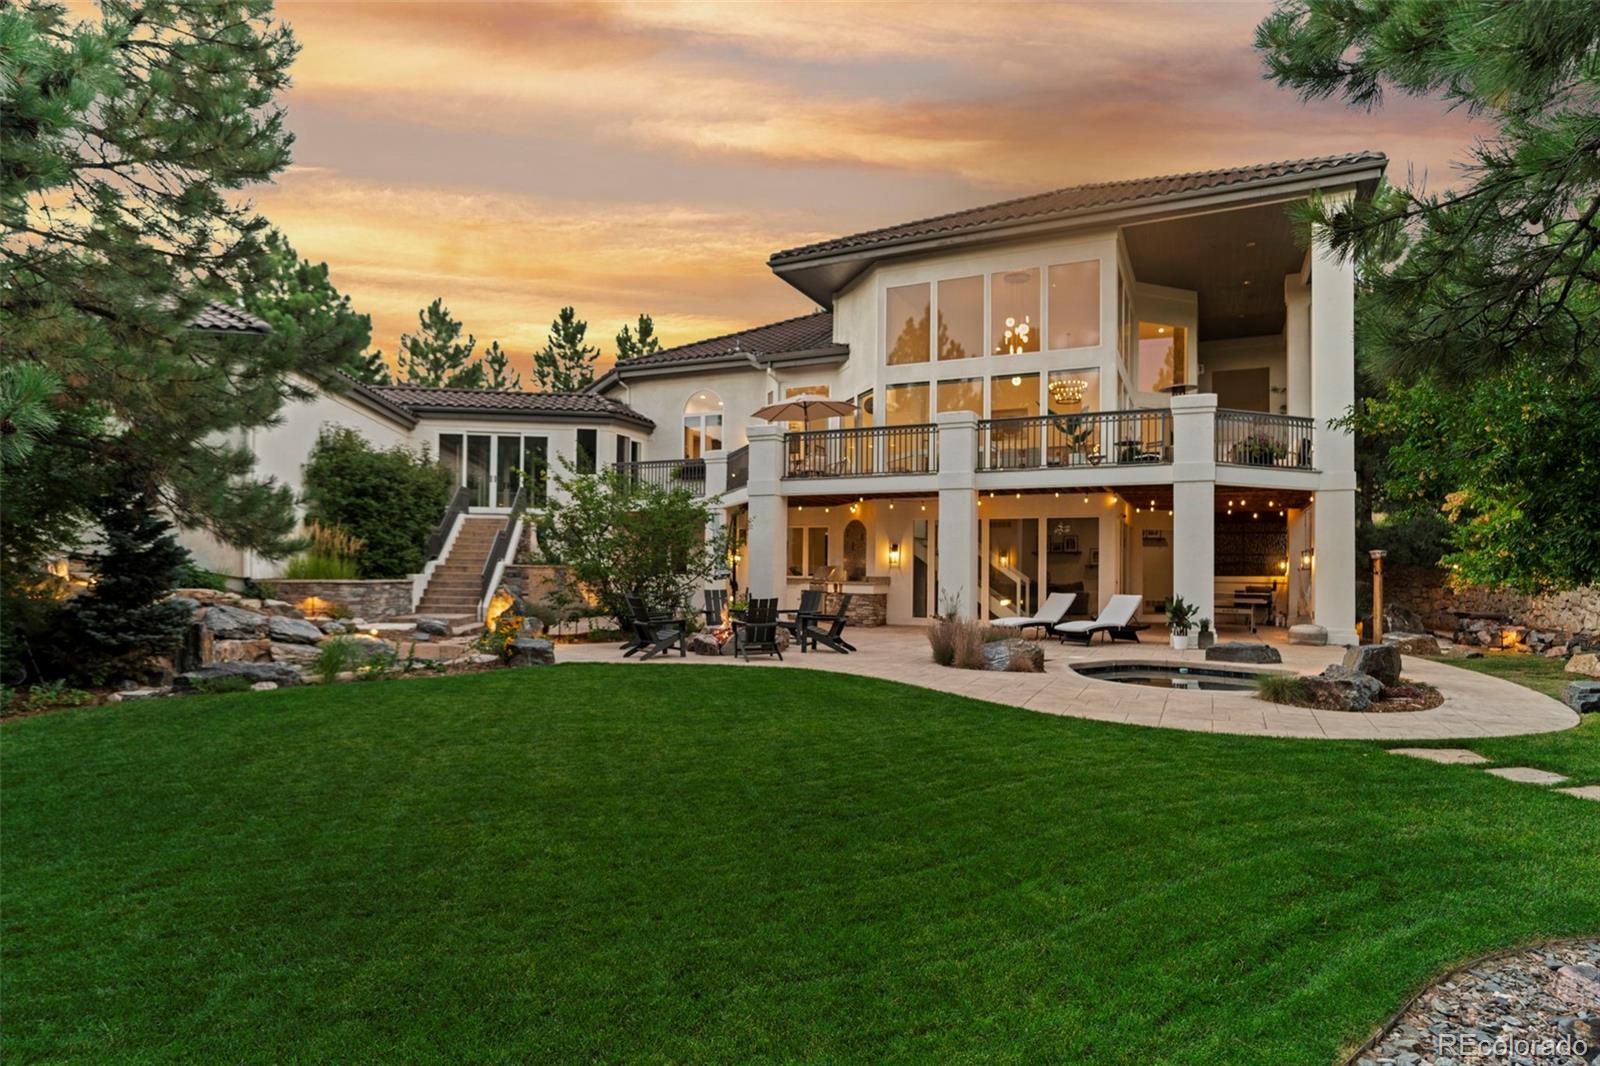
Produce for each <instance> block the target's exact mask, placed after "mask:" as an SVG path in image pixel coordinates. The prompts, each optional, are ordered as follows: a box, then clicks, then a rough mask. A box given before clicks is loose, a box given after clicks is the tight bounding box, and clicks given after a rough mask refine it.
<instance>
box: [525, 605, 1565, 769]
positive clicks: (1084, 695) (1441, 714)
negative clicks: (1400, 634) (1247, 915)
mask: <svg viewBox="0 0 1600 1066" xmlns="http://www.w3.org/2000/svg"><path fill="white" fill-rule="evenodd" d="M1152 633H1154V634H1156V635H1164V634H1161V633H1160V631H1152ZM1218 636H1219V639H1220V640H1246V639H1254V640H1261V641H1264V642H1269V643H1273V644H1274V645H1276V646H1277V647H1278V649H1279V651H1280V653H1281V654H1282V656H1283V665H1282V666H1281V667H1275V668H1274V669H1283V670H1292V671H1295V672H1297V673H1316V672H1318V671H1320V670H1321V669H1322V668H1323V667H1324V666H1326V665H1328V664H1329V663H1334V662H1338V661H1339V660H1340V659H1341V658H1342V657H1343V655H1344V649H1343V648H1316V647H1305V646H1301V645H1289V644H1285V643H1280V641H1281V640H1282V637H1281V635H1278V634H1271V633H1267V632H1264V633H1263V634H1261V635H1258V636H1256V637H1251V636H1250V635H1249V634H1247V633H1245V632H1244V631H1242V630H1241V631H1239V632H1237V633H1230V632H1226V631H1224V632H1222V633H1219V635H1218ZM848 637H849V639H850V640H851V641H852V642H854V643H855V645H856V646H857V647H858V648H859V649H860V650H859V651H857V652H856V653H855V654H853V655H838V654H835V653H834V652H831V651H811V652H807V653H806V654H804V655H802V654H800V653H799V652H798V651H797V650H796V651H790V652H786V653H785V655H784V659H783V661H782V662H781V663H780V662H779V661H778V660H776V659H758V660H756V661H754V662H751V663H748V664H747V663H744V662H742V661H739V660H736V659H733V658H731V657H729V656H722V657H720V658H719V657H713V656H697V655H690V656H688V657H687V658H679V657H678V656H677V655H676V654H674V655H672V656H670V657H669V656H661V657H658V658H656V659H653V660H651V662H650V663H648V664H646V665H649V666H654V665H658V664H661V665H665V664H677V665H683V666H694V665H703V664H707V663H711V664H723V665H727V664H737V665H739V666H741V667H745V666H748V667H751V668H760V667H762V666H774V667H779V668H784V667H787V668H789V669H807V670H832V671H836V672H841V673H849V674H859V675H861V676H863V677H876V678H882V679H883V680H885V681H899V682H902V683H904V684H907V685H917V686H920V687H922V688H928V689H934V690H936V691H939V692H950V693H956V694H959V695H963V696H971V697H973V698H974V699H981V700H988V701H989V702H991V703H1002V704H1009V705H1011V706H1013V707H1022V708H1026V709H1028V710H1033V711H1039V712H1042V713H1044V714H1060V715H1067V716H1070V717H1074V718H1092V719H1096V720H1098V721H1105V722H1122V723H1125V724H1128V725H1144V726H1158V727H1163V728H1167V729H1188V730H1194V731H1197V732H1206V733H1238V734H1246V735H1252V736H1272V737H1316V738H1320V739H1327V740H1384V741H1389V740H1394V741H1401V740H1446V739H1452V738H1472V737H1503V736H1519V735H1522V734H1528V733H1551V732H1555V731H1557V730H1561V729H1570V728H1572V727H1573V726H1575V725H1577V724H1578V716H1577V714H1576V713H1574V712H1573V711H1571V710H1569V709H1568V708H1567V707H1565V706H1563V705H1562V704H1560V703H1559V702H1557V701H1556V700H1553V699H1551V698H1550V697H1548V696H1542V695H1540V694H1539V693H1537V692H1533V691H1531V690H1529V689H1526V688H1523V687H1522V686H1521V685H1517V684H1513V683H1512V682H1510V681H1504V680H1501V679H1500V678H1497V677H1490V676H1488V675H1486V674H1479V673H1474V672H1471V671H1468V670H1462V669H1459V668H1457V667H1453V666H1450V665H1448V664H1447V663H1444V662H1439V661H1434V660H1428V659H1422V658H1416V657H1409V658H1407V659H1406V660H1405V675H1406V676H1407V677H1408V678H1412V679H1414V680H1417V681H1425V682H1427V683H1429V684H1431V685H1435V686H1437V687H1438V689H1439V690H1440V692H1441V693H1443V694H1444V703H1443V704H1441V705H1440V706H1438V707H1436V708H1434V709H1432V710H1428V711H1409V712H1400V713H1389V714H1374V713H1356V712H1349V711H1322V710H1313V709H1311V708H1307V707H1295V706H1289V705H1284V704H1277V703H1271V702H1268V701H1265V700H1261V699H1257V698H1256V696H1255V695H1254V694H1252V693H1249V692H1197V691H1190V690H1184V689H1170V690H1169V689H1160V688H1150V687H1144V686H1140V685H1127V684H1119V683H1116V682H1112V681H1101V680H1096V679H1093V678H1089V677H1085V676H1083V675H1081V674H1079V673H1077V672H1076V671H1075V670H1074V669H1073V667H1074V665H1080V666H1081V665H1084V664H1087V663H1096V664H1104V663H1111V662H1137V663H1144V662H1160V663H1186V664H1190V665H1199V664H1202V663H1204V662H1205V653H1204V652H1200V651H1182V652H1177V651H1173V650H1172V648H1171V647H1170V646H1168V645H1167V644H1166V643H1165V642H1162V643H1156V640H1155V637H1154V636H1152V638H1151V639H1150V640H1148V641H1146V642H1144V643H1140V644H1129V643H1119V644H1114V645H1111V644H1100V643H1098V642H1097V643H1096V644H1095V645H1094V646H1093V647H1090V648H1084V647H1081V646H1076V647H1074V646H1062V645H1060V644H1057V643H1056V642H1055V641H1054V640H1051V641H1048V642H1045V644H1044V648H1045V668H1044V673H1042V674H1013V673H991V672H987V671H981V670H955V669H951V668H949V667H942V666H938V665H936V664H935V663H934V662H933V660H932V658H931V656H930V653H929V649H928V638H927V634H926V631H925V630H924V629H923V627H921V626H887V627H884V628H880V629H859V628H852V629H851V630H850V631H849V633H848ZM556 658H557V660H558V661H559V662H633V661H634V660H632V659H623V658H622V656H621V655H620V654H619V653H618V651H617V645H615V644H564V645H561V646H560V647H559V648H558V649H557V652H556ZM1241 668H1242V669H1249V668H1248V667H1241Z"/></svg>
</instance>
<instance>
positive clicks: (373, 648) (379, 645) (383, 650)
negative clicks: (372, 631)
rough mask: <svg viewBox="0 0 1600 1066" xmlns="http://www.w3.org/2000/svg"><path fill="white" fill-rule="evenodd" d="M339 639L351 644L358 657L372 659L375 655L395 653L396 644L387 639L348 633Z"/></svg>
mask: <svg viewBox="0 0 1600 1066" xmlns="http://www.w3.org/2000/svg"><path fill="white" fill-rule="evenodd" d="M339 639H341V640H343V641H344V642H345V643H346V644H349V645H350V646H351V647H352V648H353V649H354V650H355V654H356V657H357V658H359V659H370V658H371V657H372V656H374V655H393V654H394V645H393V644H390V643H389V642H388V641H387V640H379V639H378V638H377V637H368V636H361V635H347V636H343V637H340V638H339Z"/></svg>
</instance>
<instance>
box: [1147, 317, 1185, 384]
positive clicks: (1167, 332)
mask: <svg viewBox="0 0 1600 1066" xmlns="http://www.w3.org/2000/svg"><path fill="white" fill-rule="evenodd" d="M1188 332H1189V331H1188V330H1186V329H1183V328H1181V327H1179V326H1173V325H1169V324H1167V323H1164V322H1141V323H1139V377H1138V382H1139V391H1140V392H1160V391H1161V390H1162V389H1165V388H1170V387H1171V386H1173V385H1181V384H1183V372H1184V365H1185V364H1186V363H1187V362H1188V351H1187V347H1188V345H1187V341H1188Z"/></svg>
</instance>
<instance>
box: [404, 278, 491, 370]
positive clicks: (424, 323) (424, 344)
mask: <svg viewBox="0 0 1600 1066" xmlns="http://www.w3.org/2000/svg"><path fill="white" fill-rule="evenodd" d="M461 329H462V327H461V323H460V322H459V321H458V320H457V319H456V318H455V317H454V316H453V315H451V314H450V309H449V308H447V307H445V305H444V300H442V299H437V300H434V301H433V303H431V304H429V305H428V306H427V307H424V308H423V309H422V310H420V311H418V312H417V332H415V333H403V334H401V335H400V356H399V359H398V363H399V368H398V369H399V374H400V376H401V378H402V379H403V380H404V381H405V383H406V384H407V385H432V386H435V387H440V386H442V387H444V388H450V389H481V388H483V385H484V373H483V367H482V366H481V365H480V364H479V363H478V361H477V360H476V359H474V358H473V349H475V348H476V347H477V346H478V338H477V337H474V336H473V335H472V334H470V333H469V334H467V339H466V340H465V341H463V340H462V339H461Z"/></svg>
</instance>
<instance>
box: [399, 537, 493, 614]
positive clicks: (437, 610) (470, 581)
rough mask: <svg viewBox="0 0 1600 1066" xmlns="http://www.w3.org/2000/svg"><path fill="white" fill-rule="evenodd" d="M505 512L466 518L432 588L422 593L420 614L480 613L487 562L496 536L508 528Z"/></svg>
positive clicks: (435, 572)
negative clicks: (503, 513)
mask: <svg viewBox="0 0 1600 1066" xmlns="http://www.w3.org/2000/svg"><path fill="white" fill-rule="evenodd" d="M505 524H506V520H505V516H504V515H500V516H498V517H497V516H492V515H489V516H484V517H482V518H462V520H461V530H460V532H458V533H457V534H456V539H455V543H454V544H452V545H450V553H449V554H448V555H446V556H445V557H444V558H443V559H441V560H439V565H438V566H437V567H435V568H434V571H433V576H432V577H431V578H429V579H428V587H427V588H426V589H424V590H423V592H422V602H420V603H418V604H417V610H416V613H417V615H418V617H421V616H424V615H426V616H430V617H441V616H460V615H469V616H472V617H473V618H474V619H476V618H477V614H478V598H479V596H480V595H481V593H482V586H481V584H480V582H481V581H482V580H483V564H484V562H485V561H486V560H487V559H488V558H489V549H490V548H491V547H492V546H493V545H494V536H495V534H496V533H498V532H500V530H501V529H503V528H504V527H505Z"/></svg>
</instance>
